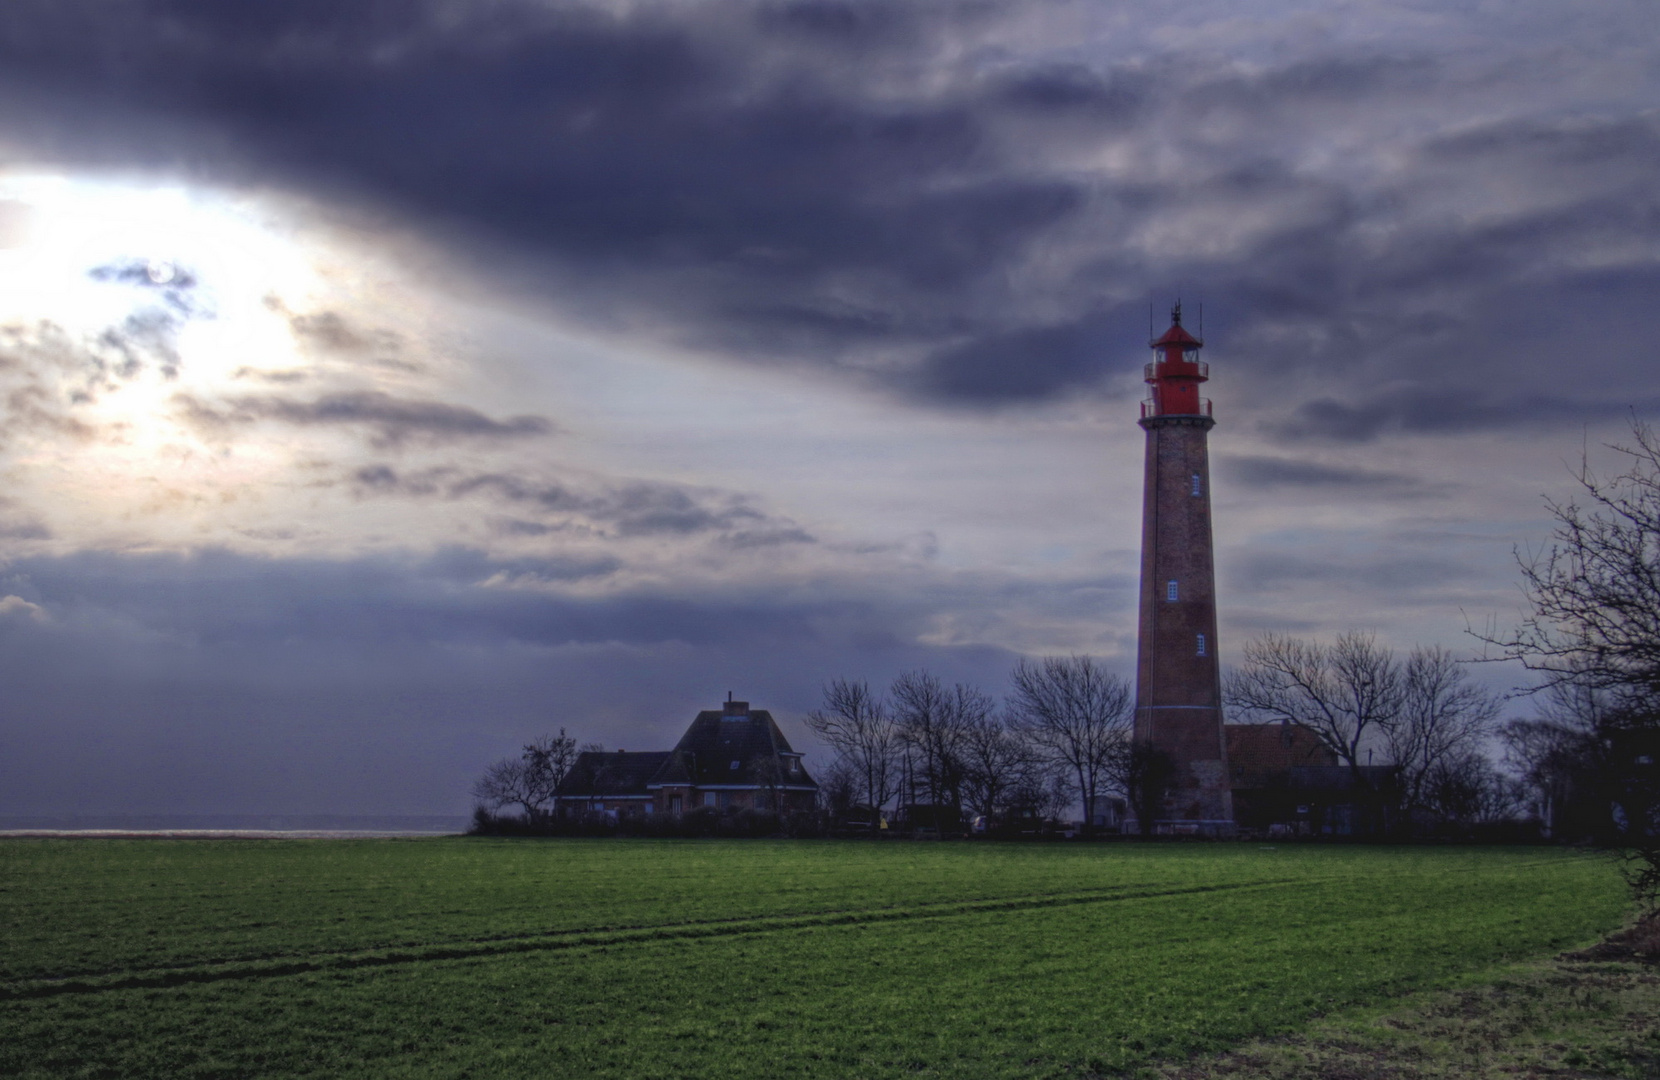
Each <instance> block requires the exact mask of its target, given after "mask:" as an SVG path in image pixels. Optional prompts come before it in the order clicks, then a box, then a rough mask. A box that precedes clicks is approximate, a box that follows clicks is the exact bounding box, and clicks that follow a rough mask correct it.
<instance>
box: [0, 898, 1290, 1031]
mask: <svg viewBox="0 0 1660 1080" xmlns="http://www.w3.org/2000/svg"><path fill="white" fill-rule="evenodd" d="M1308 884H1310V879H1308V878H1274V879H1267V880H1263V881H1241V882H1228V883H1225V884H1217V885H1190V886H1184V887H1181V888H1167V889H1158V888H1142V889H1136V888H1129V889H1112V890H1094V891H1090V892H1077V893H1059V894H1053V895H1047V896H1016V897H1002V898H998V899H993V900H966V901H953V902H947V903H935V904H919V905H913V906H910V907H889V908H870V909H866V910H845V909H844V910H840V911H821V912H810V913H805V914H795V915H762V916H754V917H750V918H742V919H719V920H709V921H705V922H683V923H664V924H657V925H647V926H631V927H617V928H610V929H597V930H596V929H586V930H559V931H552V932H549V933H545V934H528V935H517V936H513V937H500V938H472V939H465V940H459V941H450V942H445V943H442V944H434V945H414V946H393V947H383V948H374V949H359V950H352V951H345V952H334V953H317V954H311V955H303V954H301V955H296V954H286V955H283V956H279V957H261V958H254V959H244V960H232V961H207V962H199V963H194V964H187V965H176V966H168V967H156V968H148V969H137V970H124V971H115V972H104V973H98V974H86V973H83V974H77V975H71V976H61V977H46V978H33V979H19V980H14V981H10V982H6V983H0V1001H17V1000H27V999H33V998H49V997H59V996H63V995H76V994H100V993H105V992H108V991H113V990H132V989H156V988H167V987H173V986H186V985H194V984H201V983H216V982H231V981H245V980H253V979H270V978H284V977H287V976H291V975H303V974H308V973H318V972H336V971H351V970H354V969H358V968H374V967H393V966H401V965H411V964H422V963H430V962H433V961H444V960H467V959H475V958H481V957H491V956H508V955H514V954H518V953H532V952H558V951H564V950H576V949H591V948H604V947H609V946H627V945H643V944H648V943H654V942H660V941H696V940H700V939H707V938H731V937H743V936H749V935H756V934H769V933H778V932H784V931H791V930H809V929H816V928H821V927H822V928H835V927H855V926H868V925H879V924H882V923H897V922H909V921H920V920H929V919H948V918H956V917H961V916H968V915H976V914H981V913H989V912H1007V911H1035V910H1041V909H1044V908H1058V907H1075V906H1080V905H1086V904H1112V903H1123V902H1126V901H1135V900H1154V899H1162V898H1166V897H1182V896H1198V895H1205V894H1212V893H1226V892H1242V891H1246V890H1253V889H1274V888H1283V887H1286V886H1290V885H1308Z"/></svg>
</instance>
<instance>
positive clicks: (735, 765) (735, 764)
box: [732, 761, 743, 772]
mask: <svg viewBox="0 0 1660 1080" xmlns="http://www.w3.org/2000/svg"><path fill="white" fill-rule="evenodd" d="M742 765H743V762H741V761H734V762H733V763H732V771H733V772H737V771H738V769H739V768H740V767H741V766H742Z"/></svg>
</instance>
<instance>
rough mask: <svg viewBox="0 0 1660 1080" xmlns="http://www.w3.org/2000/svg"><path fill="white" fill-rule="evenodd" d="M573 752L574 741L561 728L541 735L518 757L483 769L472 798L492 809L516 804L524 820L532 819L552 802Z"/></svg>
mask: <svg viewBox="0 0 1660 1080" xmlns="http://www.w3.org/2000/svg"><path fill="white" fill-rule="evenodd" d="M576 753H577V751H576V740H575V739H573V738H571V737H570V736H569V735H567V734H565V729H564V728H560V729H559V734H557V735H543V736H542V737H540V738H538V739H535V740H532V741H531V742H529V743H527V744H525V747H524V752H523V753H522V754H520V755H519V757H517V758H503V759H502V760H501V761H498V762H496V763H495V764H494V765H492V766H490V767H489V768H488V769H486V770H484V775H483V776H481V777H479V778H478V780H477V781H476V782H475V783H474V784H473V798H475V799H477V800H478V802H479V804H480V805H482V806H484V807H487V808H488V809H489V810H490V811H492V812H498V811H500V810H501V809H502V807H504V806H517V807H519V808H520V809H522V810H523V811H524V816H525V819H526V820H534V819H535V818H536V817H537V816H538V815H540V814H542V813H544V812H545V810H546V807H547V806H548V804H549V803H551V802H552V801H553V798H554V795H555V793H556V792H557V791H558V789H559V784H560V781H562V780H564V779H565V774H566V773H568V772H570V770H571V765H572V764H574V763H575V761H576Z"/></svg>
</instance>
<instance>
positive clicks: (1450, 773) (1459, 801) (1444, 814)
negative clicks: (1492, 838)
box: [1419, 750, 1527, 826]
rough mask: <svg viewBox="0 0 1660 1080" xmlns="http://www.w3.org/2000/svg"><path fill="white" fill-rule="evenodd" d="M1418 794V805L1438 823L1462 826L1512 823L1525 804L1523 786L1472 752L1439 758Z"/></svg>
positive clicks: (1424, 778) (1483, 756) (1484, 758)
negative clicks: (1443, 822)
mask: <svg viewBox="0 0 1660 1080" xmlns="http://www.w3.org/2000/svg"><path fill="white" fill-rule="evenodd" d="M1419 790H1420V798H1421V799H1422V800H1423V801H1422V803H1421V805H1423V806H1424V807H1426V808H1427V809H1429V810H1431V811H1432V812H1434V813H1435V814H1436V816H1437V817H1439V818H1440V819H1441V820H1442V821H1445V822H1452V823H1456V824H1459V825H1466V826H1469V825H1492V824H1496V823H1499V822H1504V821H1514V820H1516V819H1517V818H1518V817H1520V816H1521V814H1522V811H1523V809H1524V808H1525V806H1526V803H1527V799H1526V788H1525V786H1524V785H1523V784H1522V783H1521V782H1520V781H1519V780H1516V779H1515V778H1513V777H1509V776H1505V775H1504V774H1503V773H1501V772H1499V771H1498V769H1496V768H1494V767H1493V763H1492V761H1490V760H1489V759H1488V758H1487V756H1486V755H1485V754H1482V753H1480V752H1478V751H1475V750H1466V751H1463V752H1460V753H1455V754H1448V755H1445V756H1443V757H1441V758H1439V759H1438V760H1437V761H1436V762H1435V764H1434V765H1433V766H1431V767H1430V769H1429V770H1428V772H1427V774H1426V775H1425V776H1424V777H1423V782H1422V784H1421V785H1420V788H1419Z"/></svg>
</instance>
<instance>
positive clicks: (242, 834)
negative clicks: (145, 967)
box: [0, 829, 464, 840]
mask: <svg viewBox="0 0 1660 1080" xmlns="http://www.w3.org/2000/svg"><path fill="white" fill-rule="evenodd" d="M463 831H464V830H462V829H0V840H20V839H37V840H387V839H398V838H400V837H403V838H411V839H413V838H416V837H424V836H459V835H461V833H462V832H463Z"/></svg>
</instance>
